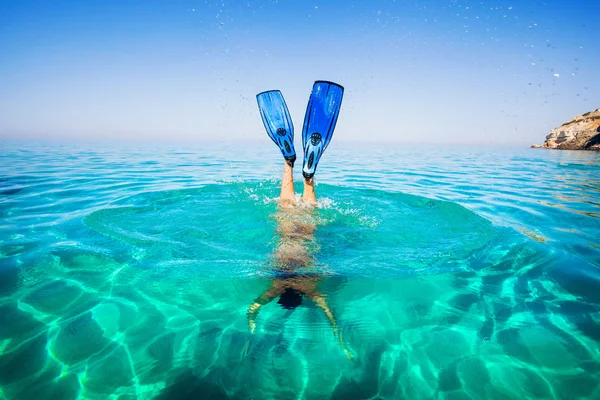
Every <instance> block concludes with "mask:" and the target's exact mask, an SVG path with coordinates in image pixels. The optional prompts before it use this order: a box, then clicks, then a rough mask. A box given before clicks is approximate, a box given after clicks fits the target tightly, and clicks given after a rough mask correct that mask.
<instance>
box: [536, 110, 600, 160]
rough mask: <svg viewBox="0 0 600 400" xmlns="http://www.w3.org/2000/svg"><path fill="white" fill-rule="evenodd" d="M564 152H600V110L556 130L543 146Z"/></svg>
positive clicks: (547, 136) (583, 115)
mask: <svg viewBox="0 0 600 400" xmlns="http://www.w3.org/2000/svg"><path fill="white" fill-rule="evenodd" d="M532 147H538V148H539V147H541V148H548V149H562V150H600V108H598V109H596V110H594V111H590V112H587V113H585V114H581V115H578V116H576V117H575V118H573V119H572V120H570V121H568V122H565V123H564V124H562V125H561V126H559V127H558V128H554V129H552V130H551V131H550V133H549V134H548V135H546V141H545V142H544V144H543V145H542V146H539V145H533V146H532Z"/></svg>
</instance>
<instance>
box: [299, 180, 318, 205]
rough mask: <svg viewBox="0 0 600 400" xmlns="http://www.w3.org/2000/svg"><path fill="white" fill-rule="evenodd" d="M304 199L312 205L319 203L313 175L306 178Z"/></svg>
mask: <svg viewBox="0 0 600 400" xmlns="http://www.w3.org/2000/svg"><path fill="white" fill-rule="evenodd" d="M302 201H303V202H305V203H308V204H311V205H315V204H317V195H316V194H315V181H314V179H313V178H312V177H311V178H309V179H304V193H303V194H302Z"/></svg>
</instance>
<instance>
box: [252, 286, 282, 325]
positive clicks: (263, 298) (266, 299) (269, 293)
mask: <svg viewBox="0 0 600 400" xmlns="http://www.w3.org/2000/svg"><path fill="white" fill-rule="evenodd" d="M280 294H281V291H280V290H279V288H277V287H276V286H275V285H273V286H271V287H270V288H269V289H267V290H265V292H264V293H263V294H261V295H260V296H258V297H257V298H256V300H254V303H252V304H250V306H249V307H248V312H247V313H246V315H247V316H248V329H249V330H250V333H254V331H255V330H256V316H257V315H258V311H259V310H260V308H261V307H262V306H264V305H265V304H269V303H270V302H271V301H272V300H273V299H274V298H275V297H277V296H279V295H280Z"/></svg>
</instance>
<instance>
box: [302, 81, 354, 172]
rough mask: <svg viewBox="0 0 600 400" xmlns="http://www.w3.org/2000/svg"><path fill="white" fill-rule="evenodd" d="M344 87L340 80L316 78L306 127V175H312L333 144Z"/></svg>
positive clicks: (303, 133)
mask: <svg viewBox="0 0 600 400" xmlns="http://www.w3.org/2000/svg"><path fill="white" fill-rule="evenodd" d="M343 95H344V88H343V87H342V86H340V85H338V84H337V83H333V82H327V81H316V82H315V84H314V85H313V90H312V93H311V94H310V99H309V100H308V107H307V109H306V115H305V117H304V127H303V128H302V146H303V147H304V162H303V165H302V175H303V176H304V178H305V179H310V178H312V177H313V175H314V174H315V171H316V169H317V164H318V163H319V160H320V159H321V156H322V155H323V152H324V151H325V149H326V148H327V146H328V145H329V142H330V141H331V137H332V136H333V130H334V129H335V124H336V122H337V119H338V115H339V113H340V106H341V105H342V97H343Z"/></svg>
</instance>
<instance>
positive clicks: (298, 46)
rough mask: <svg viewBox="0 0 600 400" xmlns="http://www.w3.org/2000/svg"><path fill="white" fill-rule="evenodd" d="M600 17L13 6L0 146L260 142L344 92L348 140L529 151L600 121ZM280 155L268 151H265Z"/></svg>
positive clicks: (128, 3) (445, 9) (261, 4)
mask: <svg viewBox="0 0 600 400" xmlns="http://www.w3.org/2000/svg"><path fill="white" fill-rule="evenodd" d="M598 15H600V2H597V1H571V2H566V1H546V2H524V1H518V2H517V1H504V0H500V1H476V2H475V1H410V2H409V1H399V0H397V1H391V0H385V1H384V0H375V1H339V0H332V1H325V0H316V1H287V0H279V1H272V0H258V1H253V0H247V1H225V0H223V1H216V2H215V1H203V0H202V1H187V0H186V1H166V0H165V1H147V0H146V1H135V0H123V1H112V0H103V1H100V0H96V1H75V0H73V1H52V2H50V1H27V0H14V1H13V0H5V1H2V2H0V54H2V56H1V57H0V88H1V89H0V138H4V139H61V140H65V139H66V140H71V139H74V140H97V139H108V140H114V139H124V140H144V141H146V140H177V141H179V140H184V141H188V140H190V141H196V140H197V141H204V140H220V139H235V140H256V138H257V137H260V138H262V139H265V138H266V134H265V132H264V128H263V127H262V122H261V119H260V116H259V113H258V109H257V105H256V100H255V94H256V93H258V92H261V91H264V90H268V89H280V90H281V91H282V92H283V94H284V96H285V98H286V101H287V103H288V106H289V108H290V112H291V115H292V118H293V120H294V123H295V127H296V131H297V132H298V133H299V132H300V131H301V126H302V121H303V118H304V112H305V107H306V102H307V100H308V95H309V93H310V89H311V86H312V83H313V81H314V80H317V79H325V80H333V81H336V82H338V83H340V84H342V85H343V86H345V88H346V92H345V97H344V103H343V106H342V111H341V113H340V118H339V121H338V127H337V129H336V140H339V141H384V142H386V141H393V142H400V143H408V142H409V143H426V144H429V143H468V144H494V145H529V144H531V143H541V142H542V141H543V138H544V135H545V134H546V133H547V132H548V131H549V130H550V129H551V128H553V127H555V126H557V125H560V124H561V123H562V122H564V121H566V120H568V119H570V118H572V117H573V116H575V115H576V114H579V113H583V112H587V111H590V110H592V109H596V108H598V107H600V79H598V72H597V71H598V70H599V67H598V66H599V65H600V51H598V49H600V31H599V30H598V29H597V16H598ZM266 140H268V139H266Z"/></svg>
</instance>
